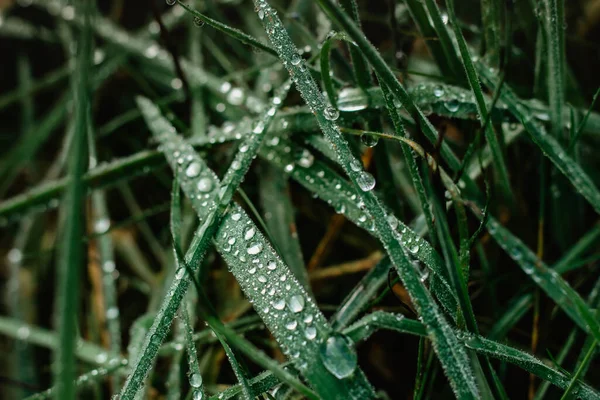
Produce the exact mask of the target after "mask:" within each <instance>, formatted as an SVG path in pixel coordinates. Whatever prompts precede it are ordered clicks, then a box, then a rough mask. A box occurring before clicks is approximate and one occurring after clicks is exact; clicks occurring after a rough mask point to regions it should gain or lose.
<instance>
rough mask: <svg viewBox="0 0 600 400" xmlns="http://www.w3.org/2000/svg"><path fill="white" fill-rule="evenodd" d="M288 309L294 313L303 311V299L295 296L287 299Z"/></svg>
mask: <svg viewBox="0 0 600 400" xmlns="http://www.w3.org/2000/svg"><path fill="white" fill-rule="evenodd" d="M288 307H289V309H290V310H292V311H293V312H295V313H299V312H301V311H302V310H303V309H304V297H302V296H301V295H299V294H296V295H294V296H292V297H290V298H289V299H288Z"/></svg>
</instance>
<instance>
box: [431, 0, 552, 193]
mask: <svg viewBox="0 0 600 400" xmlns="http://www.w3.org/2000/svg"><path fill="white" fill-rule="evenodd" d="M429 2H432V0H429ZM446 3H447V5H448V16H449V18H450V21H451V23H452V28H453V29H454V34H455V36H456V40H457V42H458V48H459V50H460V56H461V60H462V63H463V67H464V69H465V74H466V76H467V81H468V82H469V86H470V87H471V90H472V91H473V93H474V94H475V100H476V103H475V104H476V105H477V112H478V114H479V120H480V121H481V122H482V123H484V122H485V121H487V120H488V108H487V105H486V103H485V98H484V97H483V92H482V91H481V85H480V83H479V77H478V76H477V71H476V70H475V66H474V65H473V61H471V54H470V52H469V48H468V46H467V42H466V41H465V38H464V36H463V34H462V31H461V29H460V25H459V23H458V19H457V18H456V14H455V13H454V1H453V0H446ZM437 11H438V13H439V10H437ZM434 20H435V19H434ZM561 111H562V108H561ZM561 127H562V125H561ZM483 130H484V133H485V138H486V140H487V142H488V145H489V147H490V150H491V153H492V158H493V160H494V167H495V168H496V172H497V174H498V179H499V181H500V186H501V187H502V191H503V194H504V196H505V197H506V199H509V200H510V201H511V202H513V201H514V198H513V195H512V191H511V189H510V178H509V175H508V169H507V167H506V162H505V160H504V155H503V154H502V150H501V148H500V143H499V141H498V138H497V137H496V134H495V133H494V130H493V125H491V124H488V123H485V125H484V126H483Z"/></svg>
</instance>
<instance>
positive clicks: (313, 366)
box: [142, 86, 372, 398]
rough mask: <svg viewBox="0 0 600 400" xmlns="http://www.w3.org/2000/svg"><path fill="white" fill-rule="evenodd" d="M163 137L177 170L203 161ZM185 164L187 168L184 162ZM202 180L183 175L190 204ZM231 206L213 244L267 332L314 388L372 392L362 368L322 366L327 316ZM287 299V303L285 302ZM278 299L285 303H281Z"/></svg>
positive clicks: (242, 164)
mask: <svg viewBox="0 0 600 400" xmlns="http://www.w3.org/2000/svg"><path fill="white" fill-rule="evenodd" d="M288 87H289V86H288ZM284 89H285V88H284ZM276 97H277V98H278V99H276V98H274V99H273V102H274V104H280V102H281V97H279V96H276ZM142 110H143V111H144V112H145V114H146V116H147V118H148V119H149V121H148V122H149V126H150V128H151V129H152V130H153V133H154V134H155V135H164V132H165V131H166V132H168V131H169V130H172V129H173V128H172V127H170V125H169V124H168V123H167V122H166V120H164V119H162V120H161V119H157V115H156V113H157V112H158V110H157V109H156V107H154V106H151V104H150V103H145V104H142ZM273 115H274V113H273V112H271V111H267V113H266V116H267V118H266V119H265V121H263V122H260V125H259V126H258V127H255V133H254V134H252V136H250V137H249V139H250V140H251V142H254V141H255V140H253V139H254V138H257V137H260V136H261V135H260V134H261V133H262V132H263V131H264V130H266V129H267V128H268V125H269V122H270V118H272V117H273ZM163 140H165V142H164V143H163V145H164V146H170V147H169V149H170V150H175V149H176V151H178V152H179V153H180V154H178V155H177V156H175V155H174V154H170V153H167V156H168V157H169V161H170V163H171V165H172V166H173V168H174V169H176V170H178V171H179V173H181V174H184V171H183V168H182V167H180V164H179V163H178V160H179V159H181V158H183V160H187V162H188V164H187V165H188V166H189V165H191V164H192V163H194V162H196V163H201V162H202V161H201V159H200V158H198V157H197V156H194V155H193V154H194V153H193V150H192V148H191V146H189V145H185V144H184V142H183V140H181V139H180V138H178V137H176V136H175V135H174V134H172V133H171V134H170V135H168V137H163ZM258 145H260V142H258V143H254V144H253V146H252V147H250V146H248V145H247V144H246V143H243V144H242V146H240V152H239V153H238V155H239V156H240V157H241V159H238V158H236V159H235V160H234V161H233V162H232V164H231V165H232V166H231V168H230V169H229V170H228V172H227V173H226V175H225V178H224V179H223V182H224V183H222V184H220V186H221V187H223V186H226V187H230V186H231V185H227V184H226V183H225V182H228V181H231V180H233V179H235V180H236V181H237V182H239V180H240V179H241V177H242V176H243V172H245V171H246V170H247V169H248V167H249V164H250V162H251V160H252V158H253V155H254V154H255V153H256V151H257V150H258ZM244 146H246V148H244ZM165 150H167V149H165ZM189 156H192V158H191V159H188V158H189ZM192 160H194V161H192ZM202 163H203V162H202ZM185 169H186V170H187V167H186V168H185ZM201 170H203V171H206V170H207V168H201ZM205 178H207V179H210V180H211V183H210V187H211V188H218V187H219V182H218V180H217V178H216V176H215V175H214V174H212V173H211V174H209V175H205V176H203V178H201V179H200V181H202V179H205ZM200 181H198V180H195V181H192V182H190V180H189V177H188V179H187V180H186V181H182V188H183V190H184V192H186V193H188V194H189V195H188V197H190V199H191V200H192V203H193V204H194V202H195V199H196V197H195V195H194V193H197V190H198V189H197V188H196V185H195V184H194V182H195V183H199V182H200ZM204 185H209V184H208V181H204ZM222 191H223V190H222V189H221V190H218V192H219V196H220V197H223V195H222V194H221V192H222ZM228 193H229V195H228V196H229V198H231V196H232V195H233V192H230V191H228ZM214 194H215V195H216V194H217V193H216V192H214ZM201 199H202V201H206V200H204V197H203V196H202V197H201ZM202 201H199V203H200V204H198V205H199V207H197V212H198V213H199V215H200V216H201V219H202V220H204V218H207V217H206V213H207V211H208V210H207V208H206V206H202V204H201V202H202ZM231 207H232V210H231V211H230V212H229V213H228V214H227V216H226V217H225V218H224V219H223V221H222V224H221V226H220V227H219V230H218V232H217V234H216V236H215V237H216V241H215V245H216V247H217V249H218V250H219V252H220V253H221V255H222V256H223V258H224V260H225V262H226V263H227V264H228V265H229V267H230V269H231V272H232V273H233V274H234V275H235V276H236V278H237V280H238V282H239V284H240V285H241V286H242V288H243V289H244V292H245V293H246V295H247V296H248V298H250V299H252V300H253V302H254V306H255V309H256V311H257V313H258V314H259V315H260V316H261V319H263V321H264V322H265V324H266V325H267V326H268V327H269V328H270V329H271V332H272V333H273V334H274V335H275V337H276V339H277V340H278V341H279V343H280V344H281V345H282V347H283V349H284V351H285V353H286V354H287V355H288V357H290V358H291V360H292V361H293V362H294V364H295V365H297V366H298V368H299V369H300V371H301V372H302V373H303V375H304V376H305V377H306V378H307V380H308V381H309V382H311V383H312V385H313V387H314V388H315V390H317V391H318V392H319V393H322V395H323V396H324V397H325V398H347V396H350V398H352V396H358V397H361V396H362V397H363V398H370V397H372V394H371V392H370V391H371V388H370V386H369V384H368V383H367V382H366V379H365V378H364V375H363V374H362V373H361V372H360V370H358V369H357V370H356V371H355V372H354V374H353V378H352V379H350V378H348V379H344V380H339V379H337V378H335V377H334V376H333V375H332V374H331V373H330V372H329V371H328V370H327V369H326V368H325V366H324V365H323V363H322V361H321V359H320V357H319V356H318V354H319V344H320V343H321V341H322V340H325V339H324V338H326V337H327V336H328V335H329V333H330V332H331V328H330V327H329V326H328V325H327V323H326V321H325V318H324V317H323V315H322V314H321V313H320V311H319V310H318V308H317V307H316V304H315V303H314V302H313V301H312V299H311V298H310V296H308V295H307V294H306V292H305V291H304V289H302V285H301V284H300V283H299V282H298V281H297V280H296V279H295V278H294V277H293V275H292V274H291V272H289V271H288V269H287V267H286V266H285V264H283V261H282V260H281V259H280V258H279V256H278V255H277V254H276V253H275V252H274V250H273V249H272V247H271V246H270V244H269V243H268V241H267V240H266V239H265V238H264V237H263V235H262V234H261V233H260V232H259V230H258V228H256V226H255V225H253V224H252V223H251V222H250V219H249V218H248V216H247V215H246V213H245V212H243V210H242V209H241V208H240V207H239V206H231ZM207 221H208V220H207ZM234 247H235V248H237V250H236V251H234V250H233V248H234ZM244 254H247V255H248V256H251V257H252V258H253V259H257V260H259V262H258V263H256V264H255V263H250V262H249V261H248V259H247V258H246V255H244ZM188 264H189V263H188ZM260 265H262V266H263V267H262V268H263V269H264V272H262V273H258V272H257V269H259V267H260ZM273 267H275V268H273ZM253 269H254V270H253ZM269 272H271V273H272V274H275V275H277V276H279V279H272V280H271V282H272V283H273V286H272V289H271V290H269V293H271V292H272V293H273V296H275V295H277V297H273V298H269V297H266V296H265V294H264V293H262V291H265V293H266V291H267V288H265V287H264V285H263V284H264V283H266V281H267V278H266V275H269ZM263 274H265V275H263ZM182 275H184V274H182ZM257 276H258V283H257ZM263 281H265V282H263ZM183 282H186V281H185V280H183V281H180V284H181V285H183ZM284 282H285V283H284ZM288 286H289V288H288ZM286 302H287V303H289V304H291V305H287V306H286ZM281 304H283V307H281ZM299 304H302V306H301V307H299ZM299 308H300V309H301V310H300V311H298V309H299ZM265 310H266V311H265ZM296 311H298V312H296ZM282 320H283V321H284V322H282ZM307 321H308V322H307ZM282 323H283V324H284V325H285V324H289V325H288V326H293V328H294V329H293V330H291V329H290V328H287V327H285V326H283V325H282ZM301 328H302V329H301ZM303 329H306V332H307V333H304V332H303ZM296 335H298V336H300V335H306V337H307V338H308V339H309V340H308V341H307V343H306V344H305V345H302V342H301V341H299V340H293V339H294V337H295V336H296ZM315 337H319V340H314V339H315ZM288 338H289V339H288ZM310 338H312V339H310ZM321 338H323V339H321ZM228 340H229V338H228ZM231 344H233V343H231Z"/></svg>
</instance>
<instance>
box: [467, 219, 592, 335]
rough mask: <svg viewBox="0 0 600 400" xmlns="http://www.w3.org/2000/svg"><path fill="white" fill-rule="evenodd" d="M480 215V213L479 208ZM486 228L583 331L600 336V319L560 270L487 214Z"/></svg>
mask: <svg viewBox="0 0 600 400" xmlns="http://www.w3.org/2000/svg"><path fill="white" fill-rule="evenodd" d="M476 215H478V216H479V213H478V212H476ZM486 227H487V230H488V232H489V233H490V235H492V237H493V238H494V240H495V241H496V242H497V243H498V245H499V246H500V247H501V248H502V249H503V250H504V251H506V253H507V254H508V255H509V256H510V257H511V258H512V259H513V260H514V261H515V262H516V263H517V264H518V265H519V266H520V267H521V269H522V270H523V272H525V273H526V274H527V275H528V276H529V277H531V279H533V281H534V282H535V283H536V284H537V285H538V286H539V287H540V288H541V289H542V290H543V291H544V292H545V293H546V294H547V295H548V296H549V297H550V298H551V299H552V300H554V301H555V302H556V304H557V305H558V306H559V307H560V308H562V309H563V311H564V312H565V313H566V314H567V315H568V316H569V317H570V318H571V319H572V320H573V322H575V323H576V324H577V325H578V326H579V327H580V328H581V329H583V331H584V332H588V333H589V334H590V335H592V336H593V337H594V338H596V339H598V340H600V323H599V322H598V321H597V320H596V318H595V316H594V314H593V312H592V311H591V310H590V308H589V307H588V305H587V304H586V303H585V301H584V300H583V299H582V298H581V296H579V293H577V292H576V291H575V290H574V289H573V288H572V287H571V286H570V285H569V284H568V283H567V282H566V281H565V280H564V279H563V278H562V277H561V276H560V275H559V274H558V272H557V271H555V270H553V269H550V268H548V266H546V264H544V263H543V262H542V260H540V259H539V258H538V257H537V256H536V255H535V253H533V252H532V251H531V250H530V249H529V248H528V247H527V246H525V244H523V242H521V240H519V239H518V238H517V237H515V236H513V234H512V233H511V232H510V231H509V230H507V229H506V228H504V227H503V226H502V225H500V224H499V223H498V222H497V221H496V220H495V219H494V218H493V217H491V216H490V217H488V222H487V226H486Z"/></svg>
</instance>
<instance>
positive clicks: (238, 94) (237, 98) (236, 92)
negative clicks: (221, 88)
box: [227, 88, 244, 106]
mask: <svg viewBox="0 0 600 400" xmlns="http://www.w3.org/2000/svg"><path fill="white" fill-rule="evenodd" d="M227 101H228V102H229V103H230V104H233V105H234V106H239V105H241V104H242V103H243V102H244V91H243V90H242V89H240V88H233V89H231V91H230V92H229V94H227Z"/></svg>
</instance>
